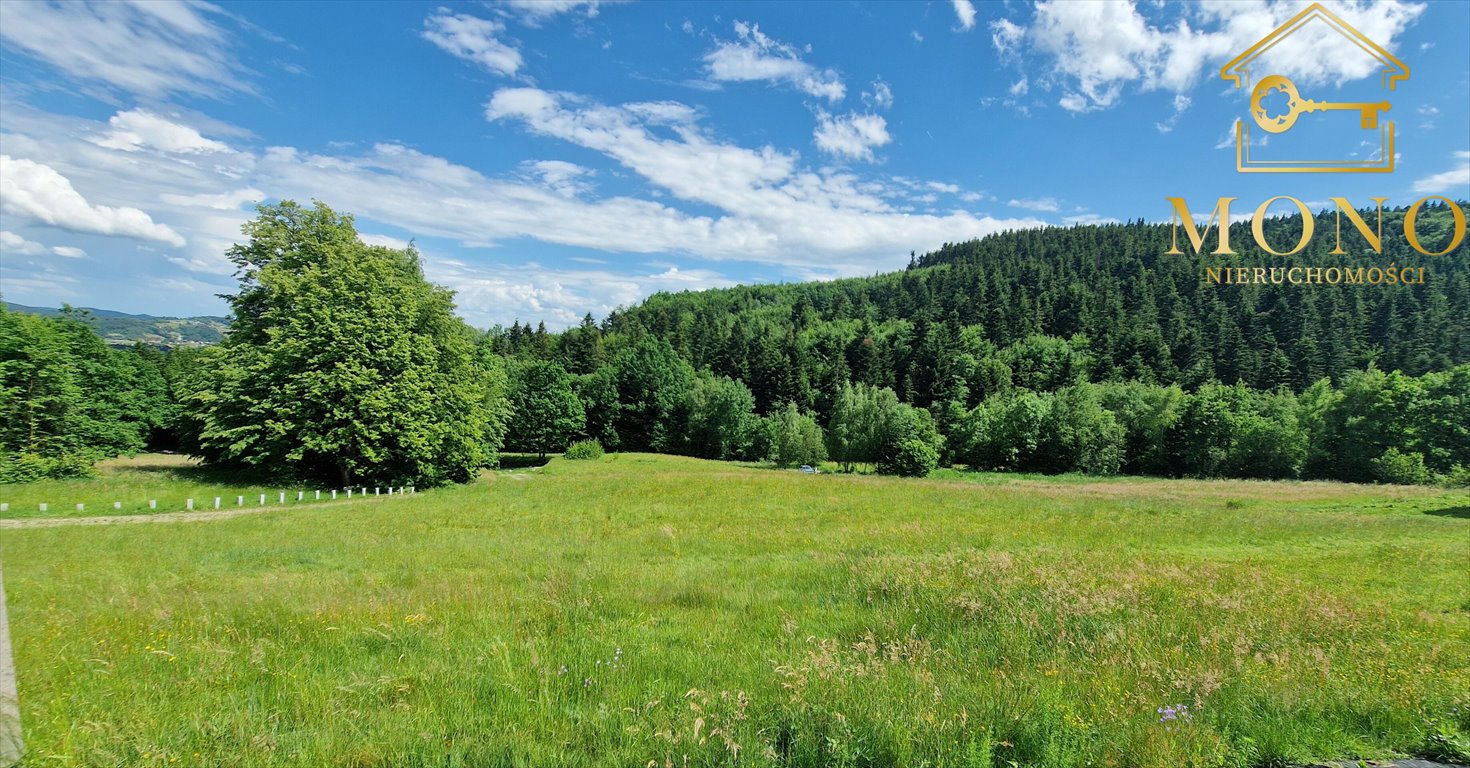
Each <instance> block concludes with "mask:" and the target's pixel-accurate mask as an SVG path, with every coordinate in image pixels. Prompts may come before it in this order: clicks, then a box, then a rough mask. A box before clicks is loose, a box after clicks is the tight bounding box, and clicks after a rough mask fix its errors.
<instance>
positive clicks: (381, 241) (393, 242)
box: [357, 232, 413, 251]
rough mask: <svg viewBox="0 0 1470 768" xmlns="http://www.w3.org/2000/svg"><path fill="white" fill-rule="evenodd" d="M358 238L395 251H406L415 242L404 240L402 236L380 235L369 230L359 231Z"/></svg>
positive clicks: (369, 243)
mask: <svg viewBox="0 0 1470 768" xmlns="http://www.w3.org/2000/svg"><path fill="white" fill-rule="evenodd" d="M357 239H358V240H361V241H363V242H364V243H367V244H368V245H377V246H381V247H383V248H392V249H393V250H395V251H405V250H408V247H409V246H411V245H413V243H410V242H409V241H407V240H404V239H403V238H401V237H393V236H392V235H378V234H372V233H368V232H359V233H357Z"/></svg>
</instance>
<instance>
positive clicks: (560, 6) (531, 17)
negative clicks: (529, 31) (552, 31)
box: [504, 0, 601, 27]
mask: <svg viewBox="0 0 1470 768" xmlns="http://www.w3.org/2000/svg"><path fill="white" fill-rule="evenodd" d="M504 5H505V6H506V7H507V8H511V9H513V10H515V11H516V13H518V14H519V15H520V17H521V22H522V23H524V24H526V25H527V26H531V27H536V26H540V25H541V24H542V22H545V21H546V20H547V19H550V18H551V17H553V16H558V15H561V14H563V13H570V12H572V11H575V10H577V9H579V8H580V9H582V12H583V13H584V14H586V16H587V17H588V18H592V17H595V16H597V14H598V11H599V8H598V6H600V5H601V2H599V0H505V2H504Z"/></svg>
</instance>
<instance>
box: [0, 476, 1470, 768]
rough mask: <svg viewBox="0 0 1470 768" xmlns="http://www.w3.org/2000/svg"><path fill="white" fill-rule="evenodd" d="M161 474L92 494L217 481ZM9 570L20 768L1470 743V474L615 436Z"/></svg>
mask: <svg viewBox="0 0 1470 768" xmlns="http://www.w3.org/2000/svg"><path fill="white" fill-rule="evenodd" d="M144 461H145V463H146V461H147V459H146V458H145V460H144ZM151 471H152V474H151V475H150V474H149V472H150V470H141V469H137V468H136V467H134V468H132V469H126V468H119V467H118V466H115V465H114V466H111V467H108V468H107V469H105V471H104V473H103V475H102V476H101V477H99V478H96V479H93V480H89V481H77V484H76V485H75V486H74V487H73V491H74V493H75V494H76V495H86V494H91V495H92V496H94V497H96V498H101V499H107V497H109V496H112V495H117V494H118V493H119V492H120V491H121V490H122V489H121V488H119V487H115V486H117V485H119V484H125V485H127V489H128V491H129V493H131V494H132V495H134V496H137V495H140V494H141V495H142V496H143V497H146V496H148V495H149V494H154V493H156V494H157V495H158V496H159V497H160V498H162V497H164V496H165V495H166V494H170V493H171V494H173V495H181V494H180V493H179V491H181V490H182V489H180V488H176V487H173V486H174V485H176V484H179V483H188V482H195V481H197V480H199V478H181V477H179V476H178V474H177V472H174V471H173V470H167V469H166V468H165V469H158V470H151ZM150 477H152V478H154V479H153V480H152V481H151V482H153V483H154V485H153V486H150V485H149V483H150V480H149V478H150ZM212 487H219V486H212ZM34 491H35V489H28V488H26V487H25V486H21V487H14V486H12V487H0V495H4V496H6V497H7V498H14V497H16V496H17V494H26V493H32V492H34ZM190 492H191V493H192V492H198V491H197V489H194V490H191V491H190ZM27 498H29V497H27ZM109 506H110V505H109ZM89 508H90V505H89ZM109 511H110V510H109ZM0 551H3V557H4V568H5V573H4V576H5V585H6V587H7V591H8V598H9V601H10V622H11V629H12V633H13V641H14V646H15V654H16V663H17V667H18V673H19V683H20V695H21V706H22V717H23V720H24V725H25V728H26V739H27V743H28V747H29V758H28V760H27V765H28V766H30V765H34V766H83V765H85V766H94V765H95V766H135V765H136V766H175V765H189V766H193V765H198V766H242V767H243V766H249V767H252V768H253V767H255V766H312V767H317V766H384V767H385V768H386V767H388V766H392V767H394V768H398V767H407V766H517V765H524V766H589V765H590V766H639V767H640V768H641V767H643V766H656V767H657V766H679V767H682V766H686V765H687V766H706V765H741V766H745V765H781V766H935V767H936V768H938V767H939V766H995V767H996V768H1000V767H1001V766H1012V765H1014V766H1089V765H1090V766H1158V767H1159V768H1180V767H1182V766H1276V765H1285V764H1289V763H1291V762H1296V761H1306V760H1310V759H1324V758H1353V757H1364V758H1372V757H1384V756H1390V755H1396V754H1399V755H1402V754H1414V755H1421V756H1437V757H1442V758H1444V757H1449V758H1453V757H1459V758H1460V759H1461V760H1462V761H1463V759H1464V758H1465V754H1464V752H1465V750H1466V745H1467V734H1470V493H1466V492H1463V491H1462V492H1448V491H1443V490H1435V489H1429V488H1408V487H1381V486H1380V487H1373V486H1351V485H1336V484H1329V483H1264V482H1237V481H1166V480H1140V479H1128V480H1119V481H1113V480H1097V479H1083V478H1074V477H1063V478H1055V479H1046V478H1030V477H1015V476H1004V475H969V474H963V473H945V474H943V475H942V476H940V477H936V478H930V479H926V480H900V479H889V478H878V477H867V476H845V475H826V474H824V475H817V476H810V475H803V474H799V473H796V472H790V471H777V470H771V469H765V468H759V467H754V466H740V465H733V464H720V463H711V462H704V461H698V460H694V459H684V458H672V457H662V456H650V455H637V454H625V455H616V456H609V457H607V458H606V459H604V460H602V461H598V462H568V461H563V460H553V461H552V462H551V463H550V464H549V465H547V466H546V467H544V468H539V469H525V470H517V471H515V472H495V473H489V474H487V475H486V476H485V478H484V479H483V480H481V481H480V482H479V483H477V484H475V485H472V486H464V487H455V488H448V489H442V490H437V491H432V492H420V493H419V494H418V495H417V496H413V497H401V498H393V499H386V498H384V499H376V500H373V501H372V502H370V503H360V502H354V503H351V504H346V503H341V504H336V505H321V506H304V507H297V508H288V509H284V510H277V511H272V512H269V513H265V514H257V515H249V516H242V517H235V518H231V519H224V520H213V521H205V522H178V523H160V524H157V525H151V524H148V525H110V526H73V527H57V528H36V529H19V528H0ZM1178 705H1186V706H1187V707H1188V712H1189V713H1188V715H1187V716H1186V715H1179V716H1176V717H1175V718H1174V719H1170V720H1167V721H1165V722H1161V714H1160V712H1159V710H1160V709H1161V708H1164V707H1169V706H1174V707H1177V706H1178Z"/></svg>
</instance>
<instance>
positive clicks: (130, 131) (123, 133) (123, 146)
mask: <svg viewBox="0 0 1470 768" xmlns="http://www.w3.org/2000/svg"><path fill="white" fill-rule="evenodd" d="M107 123H108V125H110V126H111V127H112V130H111V131H109V132H108V133H107V134H106V135H103V136H99V137H97V138H95V139H93V141H95V142H96V143H97V144H98V145H99V146H103V147H107V148H109V149H120V150H123V151H124V152H137V151H139V150H141V149H144V148H151V149H156V150H158V151H160V152H173V153H176V154H183V155H192V154H201V153H206V152H227V151H229V146H228V145H226V144H224V143H223V142H218V141H215V140H213V139H206V138H204V136H203V135H201V134H200V133H199V131H197V130H195V129H193V128H190V127H189V126H187V125H180V124H179V123H175V122H171V121H169V120H167V119H166V118H162V117H159V116H158V115H155V114H153V113H152V112H149V111H147V110H144V109H133V110H129V111H127V112H119V113H117V114H115V115H113V116H112V117H111V118H110V119H109V120H108V121H107Z"/></svg>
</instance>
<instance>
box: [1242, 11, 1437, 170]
mask: <svg viewBox="0 0 1470 768" xmlns="http://www.w3.org/2000/svg"><path fill="white" fill-rule="evenodd" d="M1313 21H1321V22H1323V23H1325V24H1327V25H1328V27H1330V28H1331V29H1332V30H1333V31H1334V32H1337V33H1338V34H1339V35H1342V37H1343V38H1345V39H1347V40H1348V41H1349V42H1351V43H1353V44H1354V45H1356V46H1358V48H1360V49H1362V50H1363V51H1365V52H1367V53H1368V54H1369V55H1370V56H1372V57H1374V58H1376V59H1378V61H1379V62H1380V63H1382V64H1383V69H1382V71H1380V73H1379V76H1380V82H1381V84H1382V85H1383V86H1384V87H1386V88H1387V89H1388V90H1390V91H1392V90H1395V89H1396V87H1397V86H1398V82H1399V81H1400V80H1407V79H1409V67H1408V65H1407V64H1405V63H1403V62H1402V61H1400V60H1399V59H1398V57H1396V56H1394V55H1393V54H1391V53H1389V52H1388V51H1386V50H1384V49H1383V46H1381V45H1379V44H1378V43H1375V42H1373V41H1372V40H1370V39H1368V37H1367V36H1366V35H1364V34H1363V33H1362V32H1359V31H1358V30H1357V29H1355V28H1354V27H1353V26H1352V25H1351V24H1348V23H1347V22H1346V21H1343V20H1342V18H1341V17H1339V16H1338V15H1337V14H1335V13H1333V12H1332V11H1329V10H1327V9H1326V8H1324V7H1323V6H1322V4H1321V3H1312V4H1311V5H1309V6H1307V7H1306V8H1304V9H1302V11H1301V13H1298V14H1297V15H1295V16H1293V17H1291V18H1290V19H1288V20H1287V21H1286V23H1284V24H1282V25H1281V26H1279V27H1277V28H1276V29H1275V30H1272V32H1271V33H1270V34H1268V35H1266V36H1265V37H1263V38H1261V39H1260V40H1259V41H1257V42H1256V44H1255V45H1252V46H1251V47H1250V48H1247V49H1246V50H1245V52H1244V53H1242V54H1240V55H1239V56H1236V57H1235V58H1234V59H1231V60H1230V61H1229V62H1227V63H1226V64H1225V66H1223V67H1221V68H1220V79H1222V80H1226V81H1229V82H1231V83H1234V85H1235V87H1236V88H1244V87H1249V85H1250V79H1251V72H1250V64H1251V62H1253V61H1255V59H1256V58H1257V57H1259V56H1261V55H1262V54H1264V53H1265V52H1266V51H1269V50H1271V49H1272V48H1273V47H1275V46H1276V45H1277V44H1278V43H1280V42H1281V41H1283V40H1285V39H1287V38H1289V37H1291V35H1292V34H1294V33H1295V32H1296V31H1297V30H1299V29H1301V28H1302V27H1304V26H1306V25H1307V24H1309V23H1311V22H1313ZM1394 135H1395V132H1394V124H1393V121H1392V120H1389V121H1387V122H1386V123H1385V125H1383V126H1382V127H1381V128H1379V159H1378V160H1376V161H1373V160H1252V159H1251V157H1250V129H1249V128H1248V127H1247V126H1246V125H1245V123H1244V121H1243V120H1239V119H1237V120H1236V121H1235V170H1237V171H1239V172H1241V173H1391V172H1392V171H1393V168H1394V162H1395V154H1394Z"/></svg>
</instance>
